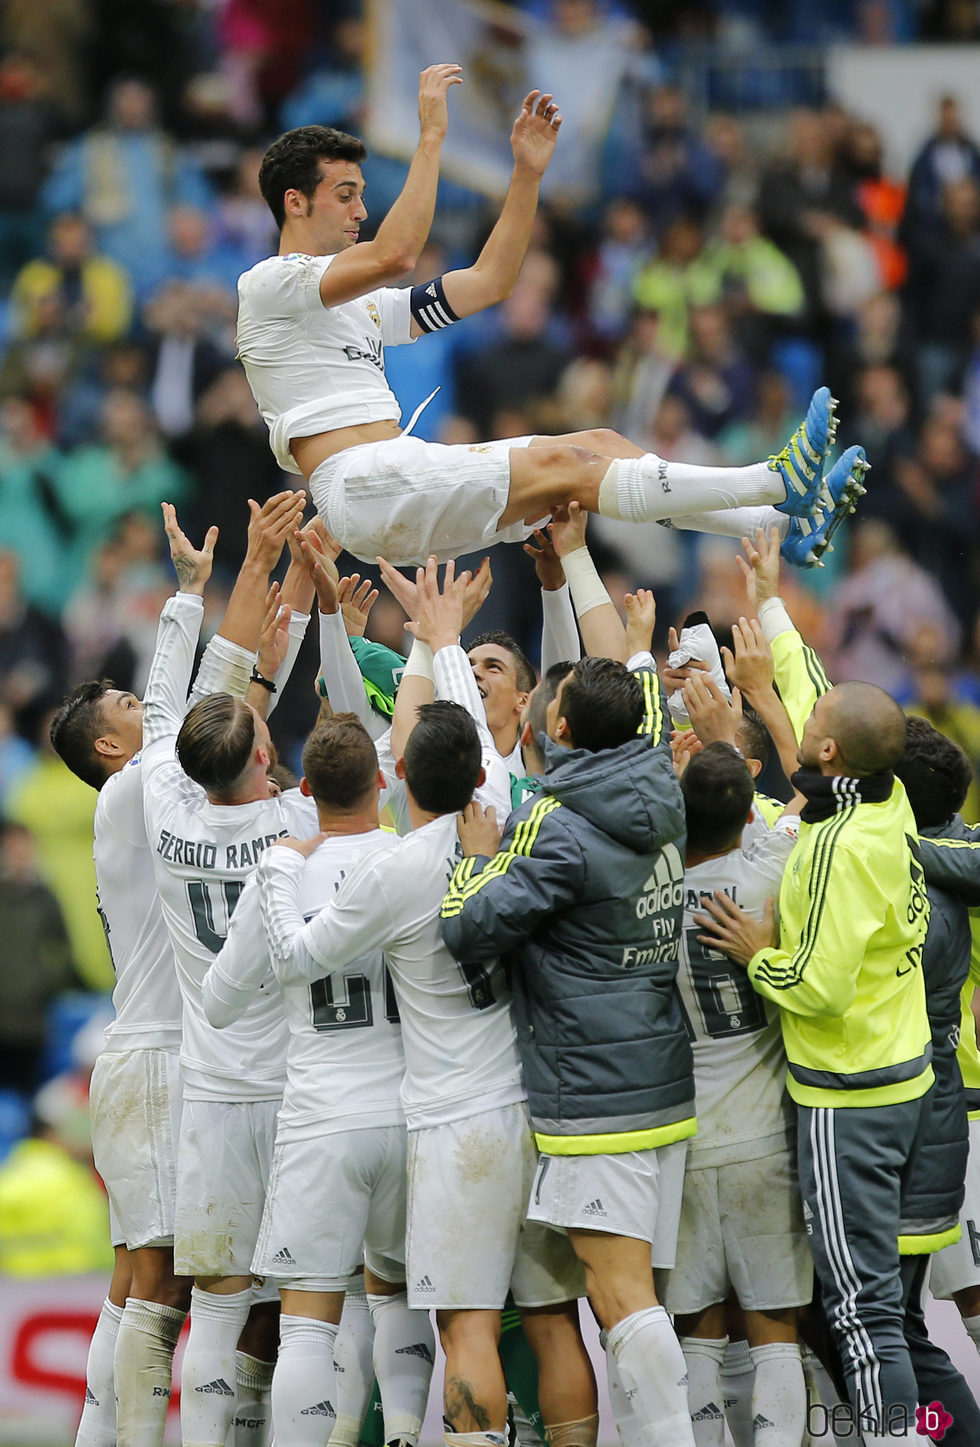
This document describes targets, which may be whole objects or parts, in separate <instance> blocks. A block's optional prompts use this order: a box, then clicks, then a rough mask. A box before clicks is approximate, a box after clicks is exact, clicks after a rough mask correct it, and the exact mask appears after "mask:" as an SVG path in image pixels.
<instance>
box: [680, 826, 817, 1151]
mask: <svg viewBox="0 0 980 1447" xmlns="http://www.w3.org/2000/svg"><path fill="white" fill-rule="evenodd" d="M798 826H799V821H798V820H797V819H795V818H790V819H787V820H785V821H781V822H780V823H779V824H778V825H777V826H776V827H775V828H774V829H771V830H767V831H766V833H765V835H763V836H761V837H760V838H758V839H757V840H756V841H755V842H754V843H753V844H752V846H751V847H750V848H749V849H733V850H732V851H731V853H730V854H725V855H723V856H722V857H721V858H718V859H708V860H706V861H705V862H704V863H703V864H697V865H694V866H693V868H688V870H687V872H686V875H685V880H684V929H683V934H682V936H681V948H680V962H679V966H678V970H677V986H678V989H679V991H680V996H681V1002H682V1004H683V1007H684V1013H685V1015H686V1017H687V1023H688V1029H689V1031H690V1033H691V1040H692V1048H693V1051H694V1084H695V1094H696V1097H697V1115H698V1133H697V1135H696V1136H695V1137H694V1138H693V1139H692V1140H691V1141H690V1143H689V1158H688V1167H689V1168H690V1167H691V1166H694V1165H699V1166H720V1165H725V1164H726V1163H728V1162H730V1161H743V1160H753V1159H754V1158H756V1157H758V1156H763V1155H768V1154H770V1152H772V1151H774V1150H778V1149H780V1147H784V1146H785V1145H786V1129H787V1121H788V1118H789V1117H788V1097H787V1096H786V1094H785V1089H784V1080H785V1076H786V1055H785V1052H784V1050H783V1045H782V1036H781V1034H780V1029H779V1013H778V1011H777V1010H775V1009H773V1008H771V1007H770V1006H768V1005H767V1004H766V1002H765V1001H764V1000H763V999H762V996H761V995H757V994H756V992H755V991H754V990H753V988H752V985H751V983H750V982H749V977H748V974H747V973H746V971H745V969H744V968H743V967H742V966H741V965H738V964H735V963H734V962H733V961H732V960H729V959H728V957H727V956H726V955H722V954H720V953H719V952H718V951H717V950H712V949H710V948H709V947H708V946H707V945H703V944H701V943H700V942H699V940H698V935H699V934H701V933H702V930H701V929H700V928H699V926H698V925H696V924H695V922H694V915H695V914H697V913H698V912H699V911H701V898H702V896H703V895H712V894H713V893H714V891H715V890H723V891H724V892H725V894H727V895H729V896H730V897H731V898H732V899H733V900H734V901H735V903H736V904H738V905H740V906H741V908H742V909H744V910H745V912H746V913H747V914H748V915H750V916H751V917H752V918H753V919H757V920H761V919H762V917H763V913H764V911H765V905H766V900H767V899H769V898H770V897H772V896H776V897H778V895H779V884H780V880H781V879H782V876H783V870H784V868H785V866H786V861H787V859H788V858H789V856H790V854H791V853H792V850H793V845H794V844H795V842H796V835H797V832H798Z"/></svg>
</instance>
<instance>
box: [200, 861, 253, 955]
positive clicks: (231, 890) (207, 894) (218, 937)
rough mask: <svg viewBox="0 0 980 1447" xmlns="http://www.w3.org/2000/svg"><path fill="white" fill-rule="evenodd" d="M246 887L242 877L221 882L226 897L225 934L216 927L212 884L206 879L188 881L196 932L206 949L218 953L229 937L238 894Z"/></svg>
mask: <svg viewBox="0 0 980 1447" xmlns="http://www.w3.org/2000/svg"><path fill="white" fill-rule="evenodd" d="M244 888H245V884H244V881H243V880H241V879H225V880H222V882H221V894H222V896H223V897H224V912H225V918H224V928H225V932H224V934H220V933H219V932H218V930H216V929H215V927H214V921H215V913H214V895H213V894H212V885H211V883H210V882H208V881H207V880H204V879H189V880H188V881H187V902H188V904H189V905H190V907H191V916H192V918H193V920H194V933H195V934H196V935H197V937H198V939H199V940H200V942H201V944H202V945H203V946H204V948H205V949H206V950H210V951H211V953H212V954H213V955H216V954H217V953H218V951H219V950H220V949H221V946H222V945H223V944H224V942H225V940H226V939H227V938H228V925H229V923H230V922H231V917H232V914H233V913H234V910H235V905H236V904H237V903H238V896H239V895H240V894H241V892H242V890H243V889H244Z"/></svg>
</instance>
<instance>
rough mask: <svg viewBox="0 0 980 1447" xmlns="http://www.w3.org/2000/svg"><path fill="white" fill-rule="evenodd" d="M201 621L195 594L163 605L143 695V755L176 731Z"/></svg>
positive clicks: (201, 610) (178, 595) (178, 596)
mask: <svg viewBox="0 0 980 1447" xmlns="http://www.w3.org/2000/svg"><path fill="white" fill-rule="evenodd" d="M203 618H204V599H203V598H199V597H198V596H197V595H196V594H192V593H176V594H175V595H174V596H173V597H172V598H168V599H167V601H166V603H164V605H163V611H162V612H161V614H160V624H159V627H158V628H157V641H156V648H155V649H154V652H153V661H152V663H151V664H150V676H149V678H148V679H147V682H146V691H145V693H144V695H143V749H144V751H145V750H146V749H148V748H149V746H150V745H151V744H153V743H156V741H157V740H158V739H163V738H169V737H171V736H176V734H177V733H178V732H179V730H180V725H181V723H182V721H183V718H184V713H185V710H186V708H187V692H188V689H189V688H190V682H191V672H192V670H193V668H194V653H195V651H196V649H197V640H198V638H199V637H200V634H201V622H202V620H203Z"/></svg>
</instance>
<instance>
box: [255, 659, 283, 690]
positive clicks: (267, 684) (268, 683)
mask: <svg viewBox="0 0 980 1447" xmlns="http://www.w3.org/2000/svg"><path fill="white" fill-rule="evenodd" d="M251 679H252V682H253V683H257V684H258V685H259V687H260V688H267V689H268V690H269V692H270V693H275V692H277V690H276V685H275V684H274V683H273V681H272V679H271V678H263V677H262V675H261V673H260V672H259V670H258V668H257V666H256V665H255V664H254V663H253V664H252V673H251Z"/></svg>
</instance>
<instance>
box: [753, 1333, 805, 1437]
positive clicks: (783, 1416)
mask: <svg viewBox="0 0 980 1447" xmlns="http://www.w3.org/2000/svg"><path fill="white" fill-rule="evenodd" d="M750 1350H751V1354H752V1363H753V1365H754V1367H755V1387H754V1389H753V1392H752V1427H753V1430H754V1432H755V1447H800V1443H801V1442H802V1440H803V1433H804V1432H805V1431H806V1383H805V1382H804V1379H803V1362H802V1359H801V1357H800V1348H799V1346H798V1344H797V1343H796V1342H769V1343H768V1344H767V1345H766V1346H761V1347H752V1348H751V1349H750Z"/></svg>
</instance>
